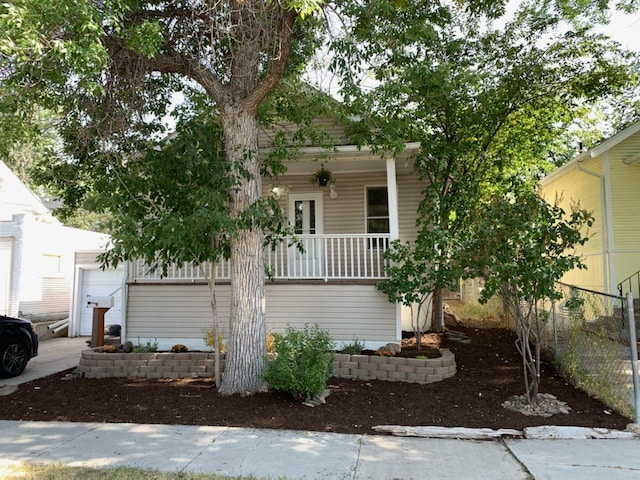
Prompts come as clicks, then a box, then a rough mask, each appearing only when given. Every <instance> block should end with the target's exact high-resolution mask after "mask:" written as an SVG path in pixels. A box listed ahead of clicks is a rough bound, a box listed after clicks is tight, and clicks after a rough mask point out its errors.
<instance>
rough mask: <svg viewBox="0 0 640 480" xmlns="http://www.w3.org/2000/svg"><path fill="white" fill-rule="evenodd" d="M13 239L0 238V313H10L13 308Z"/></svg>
mask: <svg viewBox="0 0 640 480" xmlns="http://www.w3.org/2000/svg"><path fill="white" fill-rule="evenodd" d="M12 247H13V241H12V240H11V239H0V315H9V309H10V308H11V254H12V252H13V248H12Z"/></svg>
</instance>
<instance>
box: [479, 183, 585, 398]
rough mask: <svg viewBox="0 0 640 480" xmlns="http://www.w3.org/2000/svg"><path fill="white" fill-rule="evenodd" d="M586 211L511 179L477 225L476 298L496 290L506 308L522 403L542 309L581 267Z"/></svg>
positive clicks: (535, 368)
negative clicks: (567, 207) (479, 278)
mask: <svg viewBox="0 0 640 480" xmlns="http://www.w3.org/2000/svg"><path fill="white" fill-rule="evenodd" d="M591 224H592V218H591V215H590V214H589V213H588V212H586V211H585V210H581V209H579V208H577V207H574V208H573V211H572V212H571V213H570V214H568V215H567V214H566V212H565V211H564V210H563V209H562V208H560V207H559V206H558V199H556V201H555V203H554V204H553V205H551V204H549V203H547V202H546V201H545V200H544V199H542V198H541V197H540V196H539V195H538V193H537V191H536V189H535V187H534V186H532V185H531V184H530V183H526V182H524V181H522V180H521V179H519V178H513V179H511V182H510V188H509V189H508V190H507V191H506V192H505V191H503V192H500V193H496V194H495V195H494V196H493V197H492V198H491V199H490V201H489V203H488V204H487V205H486V207H485V209H484V213H483V214H482V218H481V219H480V221H479V222H478V223H477V225H476V227H477V232H476V235H475V238H476V240H475V242H476V243H475V246H473V248H472V251H473V252H474V253H475V254H476V257H475V258H476V261H479V263H476V265H477V266H478V267H480V270H481V273H482V274H483V276H484V277H485V280H486V281H485V289H484V291H483V297H482V300H483V301H486V300H488V299H489V298H490V297H491V296H492V295H494V294H496V293H498V292H499V293H500V294H501V295H503V298H504V299H505V300H506V302H507V304H508V305H509V307H510V310H511V313H512V314H513V318H514V320H515V329H516V334H517V336H518V339H517V340H516V346H517V348H518V351H519V352H520V354H521V355H522V365H523V370H524V377H525V394H526V397H527V401H528V402H529V403H531V402H532V401H534V400H535V398H536V396H537V395H538V392H539V387H540V363H541V347H542V339H543V338H542V337H543V334H544V326H545V321H546V320H547V318H548V310H547V307H548V305H549V303H550V301H551V300H553V299H557V298H560V294H559V292H558V290H557V288H556V283H557V282H558V280H560V278H561V277H562V276H563V275H564V274H565V273H566V272H568V271H569V270H572V269H574V268H584V265H583V264H582V263H581V261H580V258H579V257H578V256H577V255H575V253H574V248H575V247H576V246H577V245H583V244H584V243H585V242H586V241H587V236H586V235H585V234H583V232H582V230H583V228H584V227H585V226H591Z"/></svg>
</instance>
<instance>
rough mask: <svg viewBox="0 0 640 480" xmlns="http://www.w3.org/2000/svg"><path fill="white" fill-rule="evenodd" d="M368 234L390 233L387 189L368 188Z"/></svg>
mask: <svg viewBox="0 0 640 480" xmlns="http://www.w3.org/2000/svg"><path fill="white" fill-rule="evenodd" d="M367 233H389V196H388V194H387V187H367Z"/></svg>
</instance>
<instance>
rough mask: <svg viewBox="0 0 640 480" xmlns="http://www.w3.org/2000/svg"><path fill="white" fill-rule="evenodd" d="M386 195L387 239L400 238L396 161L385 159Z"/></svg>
mask: <svg viewBox="0 0 640 480" xmlns="http://www.w3.org/2000/svg"><path fill="white" fill-rule="evenodd" d="M387 195H388V198H389V237H391V240H397V239H398V238H400V227H399V222H398V185H397V184H396V160H395V158H387Z"/></svg>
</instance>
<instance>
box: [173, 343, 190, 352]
mask: <svg viewBox="0 0 640 480" xmlns="http://www.w3.org/2000/svg"><path fill="white" fill-rule="evenodd" d="M171 351H172V352H173V353H183V352H188V351H189V348H188V347H187V346H186V345H183V344H181V343H176V344H175V345H174V346H173V347H171Z"/></svg>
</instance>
